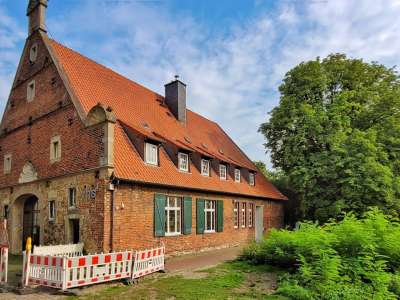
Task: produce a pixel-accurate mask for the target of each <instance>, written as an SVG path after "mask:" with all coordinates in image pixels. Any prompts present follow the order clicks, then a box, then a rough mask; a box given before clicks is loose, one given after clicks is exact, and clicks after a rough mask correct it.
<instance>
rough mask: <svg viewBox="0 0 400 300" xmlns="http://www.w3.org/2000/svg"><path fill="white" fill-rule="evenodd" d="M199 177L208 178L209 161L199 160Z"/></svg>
mask: <svg viewBox="0 0 400 300" xmlns="http://www.w3.org/2000/svg"><path fill="white" fill-rule="evenodd" d="M201 175H203V176H210V161H209V160H208V159H202V160H201Z"/></svg>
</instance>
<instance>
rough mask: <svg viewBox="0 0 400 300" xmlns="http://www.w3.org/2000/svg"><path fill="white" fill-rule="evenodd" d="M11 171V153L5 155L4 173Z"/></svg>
mask: <svg viewBox="0 0 400 300" xmlns="http://www.w3.org/2000/svg"><path fill="white" fill-rule="evenodd" d="M10 173H11V154H6V155H4V174H10Z"/></svg>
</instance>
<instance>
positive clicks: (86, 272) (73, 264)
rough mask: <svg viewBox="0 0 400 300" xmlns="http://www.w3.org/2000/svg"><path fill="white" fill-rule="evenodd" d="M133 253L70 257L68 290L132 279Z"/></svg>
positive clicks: (68, 260)
mask: <svg viewBox="0 0 400 300" xmlns="http://www.w3.org/2000/svg"><path fill="white" fill-rule="evenodd" d="M131 272H132V251H123V252H113V253H108V254H95V255H86V256H77V257H70V258H68V259H67V266H66V272H65V275H66V288H73V287H78V286H84V285H89V284H94V283H100V282H106V281H111V280H117V279H123V278H130V277H131Z"/></svg>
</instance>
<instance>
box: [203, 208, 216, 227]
mask: <svg viewBox="0 0 400 300" xmlns="http://www.w3.org/2000/svg"><path fill="white" fill-rule="evenodd" d="M215 204H216V201H214V200H205V203H204V217H205V220H204V225H205V230H204V232H206V233H207V232H215Z"/></svg>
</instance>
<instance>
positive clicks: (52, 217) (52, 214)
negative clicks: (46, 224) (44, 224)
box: [49, 200, 56, 221]
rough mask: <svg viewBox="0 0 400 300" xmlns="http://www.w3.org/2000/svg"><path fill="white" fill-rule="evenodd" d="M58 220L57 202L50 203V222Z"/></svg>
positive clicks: (51, 201)
mask: <svg viewBox="0 0 400 300" xmlns="http://www.w3.org/2000/svg"><path fill="white" fill-rule="evenodd" d="M55 219H56V201H55V200H50V201H49V221H55Z"/></svg>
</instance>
